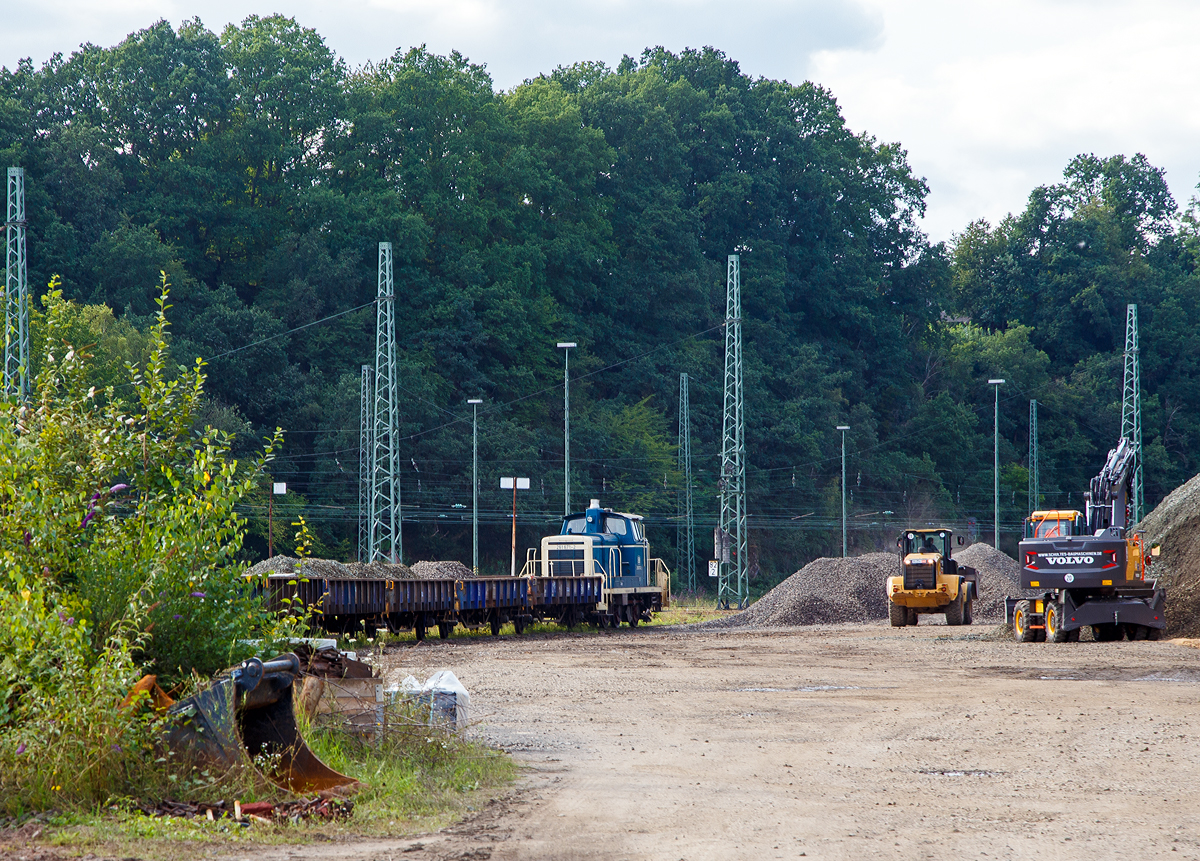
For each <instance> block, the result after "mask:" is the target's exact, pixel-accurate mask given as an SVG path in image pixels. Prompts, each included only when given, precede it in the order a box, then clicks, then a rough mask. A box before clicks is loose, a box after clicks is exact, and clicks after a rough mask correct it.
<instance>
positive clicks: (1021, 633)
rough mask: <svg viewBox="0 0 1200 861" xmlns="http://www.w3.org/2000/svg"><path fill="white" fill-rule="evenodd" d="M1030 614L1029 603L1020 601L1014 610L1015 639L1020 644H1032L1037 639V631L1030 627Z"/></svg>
mask: <svg viewBox="0 0 1200 861" xmlns="http://www.w3.org/2000/svg"><path fill="white" fill-rule="evenodd" d="M1029 613H1030V607H1029V602H1028V601H1018V602H1017V606H1016V607H1014V608H1013V639H1014V640H1016V641H1017V642H1018V643H1032V642H1034V641H1035V640H1036V639H1037V631H1035V630H1033V629H1032V628H1030V627H1029Z"/></svg>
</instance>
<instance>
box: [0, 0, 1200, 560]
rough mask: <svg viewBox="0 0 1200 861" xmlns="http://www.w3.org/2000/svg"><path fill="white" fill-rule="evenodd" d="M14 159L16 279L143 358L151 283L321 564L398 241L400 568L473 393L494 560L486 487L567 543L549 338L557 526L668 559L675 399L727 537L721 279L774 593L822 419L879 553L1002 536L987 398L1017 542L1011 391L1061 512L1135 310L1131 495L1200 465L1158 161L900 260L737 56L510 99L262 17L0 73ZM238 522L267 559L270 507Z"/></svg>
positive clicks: (341, 515) (860, 170)
mask: <svg viewBox="0 0 1200 861" xmlns="http://www.w3.org/2000/svg"><path fill="white" fill-rule="evenodd" d="M0 155H2V156H3V158H4V159H6V163H8V164H19V165H21V166H23V167H25V168H26V170H27V176H28V180H27V211H28V217H29V225H30V226H29V247H30V253H29V260H30V283H32V284H46V283H48V281H49V279H50V277H51V275H55V274H57V275H59V276H61V279H62V285H63V291H64V294H65V295H66V296H67V297H69V298H74V299H77V300H80V301H82V302H87V303H92V304H105V305H107V306H108V307H109V308H111V309H112V311H113V313H114V314H115V318H114V319H115V321H119V322H121V323H122V324H124V325H128V326H131V327H133V330H134V331H137V330H144V329H145V328H146V326H147V324H148V323H150V321H151V320H152V318H153V315H154V313H155V305H154V299H155V297H156V296H157V284H158V283H159V272H165V273H166V274H167V276H168V278H169V279H170V280H171V282H172V283H173V284H174V285H175V287H174V292H173V297H172V298H173V301H174V302H175V305H176V310H175V311H174V317H173V319H174V321H175V332H176V340H175V343H174V345H173V353H174V354H175V355H176V356H177V357H178V358H179V359H180V360H181V361H183V360H190V359H192V358H194V357H197V356H201V357H203V358H204V359H205V361H206V362H207V364H208V384H207V389H206V401H205V405H204V407H203V413H204V417H205V421H206V422H207V423H209V424H212V425H214V426H216V427H217V428H218V429H221V430H225V431H230V432H235V433H237V434H238V440H239V442H236V443H235V446H238V445H241V446H247V447H250V448H252V447H253V446H254V445H255V444H256V442H255V441H256V439H257V438H261V437H262V436H264V435H265V434H267V433H268V431H269V430H270V429H273V428H274V427H276V426H282V427H284V428H286V429H287V431H288V434H287V441H286V444H285V446H284V447H283V449H282V450H281V451H280V453H279V456H278V458H277V459H276V461H275V463H274V464H273V471H274V473H275V478H276V480H286V481H287V482H288V485H289V488H290V490H292V491H294V492H295V494H297V495H298V497H299V498H298V499H296V498H293V499H292V501H291V502H289V503H288V504H293V505H294V504H303V505H304V506H305V507H306V511H307V516H308V517H309V519H310V522H311V523H312V524H313V526H314V528H315V529H316V531H317V533H318V537H319V538H320V540H321V542H323V544H324V547H323V548H322V547H319V548H317V550H318V552H320V551H322V550H324V551H327V552H329V553H331V554H338V555H342V556H346V557H349V556H352V555H353V554H354V552H355V548H354V543H355V540H356V528H355V522H356V517H357V499H358V492H357V482H358V463H357V458H358V441H359V416H358V403H359V401H358V385H359V382H358V381H359V368H360V366H361V365H363V364H370V363H372V362H373V351H374V322H375V317H374V306H373V302H374V298H375V293H376V284H375V274H376V269H375V254H376V247H377V243H379V242H381V241H387V242H391V243H393V246H394V249H395V282H396V303H397V304H396V310H397V321H398V342H399V348H400V365H401V369H400V370H401V372H400V386H401V391H402V399H403V405H402V409H401V428H400V436H401V438H402V458H401V461H402V463H404V464H406V467H405V470H404V474H403V476H402V492H403V499H404V502H405V505H406V512H407V513H406V515H405V535H404V545H405V551H406V556H408V557H410V558H429V557H453V556H458V557H460V558H465V557H466V556H468V555H469V553H470V550H469V548H470V532H469V529H470V517H469V511H467V512H466V514H465V515H464V513H463V511H462V508H461V506H466V507H467V508H468V509H469V506H470V501H471V492H470V488H471V454H470V438H471V437H470V431H471V426H470V415H471V414H470V412H469V411H468V409H467V407H466V404H465V401H466V399H467V398H476V397H480V398H483V399H484V405H483V406H482V407H481V409H480V461H481V465H482V469H481V476H480V486H481V491H482V500H483V503H482V504H483V507H484V509H485V511H484V523H485V524H497V525H496V526H494V527H488V528H489V529H491V528H494V529H495V532H494V533H491V532H488V531H487V529H485V535H484V537H485V541H484V547H483V549H484V554H485V562H486V561H487V560H488V559H490V560H492V561H493V563H494V564H497V565H498V564H500V562H501V561H503V560H506V559H507V553H508V550H507V544H506V543H505V542H502V541H499V540H497V541H495V542H494V544H495V546H494V547H493V546H492V545H490V544H489V543H488V541H487V536H488V535H492V537H494V538H496V539H499V538H500V535H501V533H500V528H499V525H498V524H499V523H500V522H501V521H502V518H503V514H504V512H505V510H506V506H507V504H508V502H507V499H506V498H505V497H504V495H503V494H501V493H500V492H499V491H498V490H497V489H494V488H496V484H497V482H496V478H497V477H498V476H501V475H514V474H516V475H528V476H529V477H530V478H531V479H532V480H533V481H532V483H533V488H534V489H533V491H532V492H531V493H529V494H527V495H525V496H523V497H521V498H520V499H519V500H518V503H519V505H520V506H521V507H522V511H523V513H524V518H525V520H524V522H525V523H526V524H527V525H526V527H525V529H526V535H525V536H524V537H523V539H522V540H523V541H531V540H532V539H533V538H534V537H535V536H536V535H537V534H540V533H542V532H544V531H545V530H546V529H547V528H548V526H550V523H551V521H552V520H553V518H554V517H555V516H556V515H557V514H559V513H560V512H561V499H562V447H563V439H562V355H561V352H560V351H556V349H555V343H556V342H557V341H562V340H573V341H576V342H577V343H578V344H579V348H578V349H577V350H575V351H574V352H573V353H572V356H571V369H572V380H573V381H572V392H571V405H572V415H571V425H572V459H571V460H572V468H573V477H572V487H573V491H574V493H575V495H576V499H577V500H579V501H582V500H583V499H585V498H587V497H601V498H602V502H603V504H605V505H611V506H613V507H617V508H625V509H630V510H632V509H636V510H637V511H638V513H642V514H645V515H647V516H648V517H649V520H650V524H651V539H652V541H653V542H654V543H655V545H656V547H655V549H656V552H661V553H662V555H665V556H667V557H668V559H673V552H672V551H670V550H669V549H668V547H669V545H671V544H672V543H673V542H674V538H675V529H674V520H673V518H674V516H675V513H676V510H677V509H676V506H677V495H678V492H679V490H680V488H681V486H682V479H681V476H680V474H679V470H678V468H677V466H676V461H675V450H674V443H675V433H676V428H677V427H678V416H677V412H676V409H677V408H676V404H677V403H678V385H679V374H680V373H681V372H686V373H688V375H689V378H690V381H691V398H690V400H691V406H692V416H691V419H692V435H693V458H694V462H695V468H696V473H697V475H696V482H697V491H696V492H697V510H698V513H699V515H700V516H699V523H700V525H701V527H703V528H708V527H710V526H711V525H712V520H713V518H714V514H715V510H716V484H717V482H716V478H717V476H716V472H717V467H718V462H719V455H720V444H721V401H722V365H723V343H724V339H723V331H722V325H723V322H724V319H723V318H724V309H725V304H724V298H725V261H726V256H727V255H728V254H731V253H737V254H740V255H741V261H742V274H743V285H742V291H743V299H742V302H743V319H744V327H745V345H746V352H745V380H746V394H745V400H746V407H747V449H748V451H747V453H748V461H749V510H750V511H751V513H752V518H751V520H752V532H751V547H752V552H753V554H754V557H755V558H754V562H755V565H756V568H757V569H761V570H762V571H763V572H765V573H766V574H767V575H768V579H770V578H772V577H775V576H778V575H782V574H787V573H790V571H792V570H794V569H795V568H796V567H798V566H799V564H801V563H803V562H804V561H805V560H806V559H807V558H809V557H811V556H813V555H817V554H819V553H822V552H827V551H830V550H832V549H833V547H834V545H835V543H836V542H837V541H838V540H839V528H838V525H837V522H836V520H835V514H836V512H838V511H840V508H839V505H838V498H837V495H838V482H839V480H840V460H839V456H840V437H839V436H838V434H837V433H836V432H835V431H834V427H835V426H836V425H838V424H843V423H845V424H849V425H850V426H851V431H850V433H849V435H848V437H849V438H848V446H849V451H850V464H849V475H850V482H849V484H850V486H849V487H848V488H847V489H848V491H849V493H850V495H851V498H852V513H853V514H854V515H862V516H863V517H864V518H866V519H863V520H862V522H863V523H870V522H874V521H889V522H893V523H896V522H901V521H903V522H909V521H914V520H920V521H926V520H930V519H946V520H949V521H952V522H954V523H960V524H961V523H962V521H963V520H964V519H966V518H968V517H975V518H977V519H978V520H979V521H981V522H987V521H990V514H991V499H992V480H991V451H990V449H991V444H992V441H991V439H990V437H991V420H992V416H991V411H992V392H991V391H990V390H989V388H988V386H987V384H986V380H987V378H988V377H989V376H997V375H998V376H1002V377H1004V378H1006V379H1007V380H1008V383H1007V384H1006V386H1005V388H1004V389H1003V391H1002V396H1001V397H1002V416H1001V424H1000V430H1001V435H1002V441H1001V447H1002V451H1001V457H1002V461H1003V462H1004V463H1005V464H1007V467H1006V469H1005V471H1004V475H1003V482H1004V489H1005V496H1006V497H1007V498H1006V499H1005V500H1004V502H1005V508H1004V512H1003V514H1002V516H1003V518H1004V519H1005V520H1006V521H1010V522H1011V521H1012V520H1014V519H1016V518H1019V517H1020V516H1021V515H1022V514H1023V513H1024V511H1025V506H1026V500H1025V483H1024V482H1025V479H1024V476H1025V472H1024V468H1025V453H1026V451H1027V447H1028V425H1027V416H1028V401H1029V399H1031V398H1037V399H1038V401H1039V402H1040V403H1042V404H1044V405H1045V407H1046V409H1045V411H1044V412H1043V413H1042V414H1041V416H1040V418H1041V428H1042V439H1041V452H1042V470H1041V472H1042V475H1041V487H1042V490H1043V495H1044V500H1045V501H1046V502H1047V503H1051V502H1052V503H1054V504H1062V505H1067V504H1076V505H1078V504H1080V501H1081V496H1080V494H1081V492H1082V490H1083V489H1084V488H1085V487H1086V483H1087V479H1088V478H1089V477H1090V476H1091V475H1093V474H1094V473H1095V472H1097V471H1098V470H1099V468H1100V466H1101V465H1102V460H1103V456H1104V452H1105V451H1106V450H1107V448H1109V447H1111V446H1112V445H1113V444H1115V442H1116V439H1117V436H1118V434H1119V427H1120V398H1121V380H1120V373H1121V357H1120V354H1121V350H1122V349H1123V336H1124V320H1125V306H1126V304H1127V303H1131V302H1136V303H1138V305H1139V309H1140V314H1141V330H1142V349H1141V356H1142V367H1143V390H1144V394H1143V403H1144V405H1145V406H1144V409H1145V418H1144V426H1145V432H1144V433H1145V446H1146V452H1147V457H1146V469H1147V471H1146V482H1147V484H1146V486H1147V494H1148V501H1150V502H1153V501H1155V500H1157V499H1158V498H1161V496H1162V495H1163V494H1165V492H1167V491H1168V490H1170V489H1171V488H1172V487H1174V486H1175V485H1176V484H1178V483H1180V481H1181V480H1182V479H1184V478H1186V477H1187V476H1190V475H1191V474H1192V473H1194V472H1195V471H1196V469H1197V465H1196V463H1195V457H1194V455H1193V454H1192V453H1191V452H1192V448H1193V447H1192V445H1191V442H1192V439H1193V434H1194V433H1195V432H1196V429H1197V422H1198V421H1200V401H1198V399H1200V364H1198V358H1197V349H1198V347H1200V342H1198V341H1197V336H1196V335H1195V332H1196V329H1197V327H1196V325H1195V324H1196V321H1197V315H1198V314H1200V303H1198V301H1197V298H1198V294H1197V287H1198V285H1200V281H1198V280H1197V276H1196V263H1197V255H1198V252H1197V248H1198V247H1200V242H1198V241H1197V238H1196V237H1197V235H1198V231H1197V229H1196V226H1195V225H1196V223H1197V222H1196V219H1191V220H1188V218H1186V217H1181V215H1180V213H1179V212H1178V210H1177V207H1176V204H1175V202H1174V201H1173V199H1172V198H1171V195H1170V193H1169V192H1168V190H1167V187H1166V185H1165V182H1164V180H1163V174H1162V171H1161V170H1159V169H1157V168H1155V167H1153V166H1152V165H1150V164H1149V163H1148V162H1147V160H1146V159H1145V158H1144V157H1143V156H1141V155H1135V156H1134V157H1132V158H1126V157H1124V156H1113V157H1110V158H1099V157H1096V156H1093V155H1081V156H1079V157H1078V158H1076V159H1074V160H1072V162H1071V163H1070V164H1069V165H1068V166H1067V168H1066V170H1065V172H1064V176H1063V181H1062V183H1060V184H1057V185H1053V186H1048V187H1044V188H1038V189H1035V190H1034V191H1033V192H1032V194H1031V195H1030V199H1029V205H1028V207H1027V209H1026V210H1025V212H1023V213H1021V214H1018V215H1014V216H1011V217H1009V218H1007V219H1005V220H1004V221H1003V222H1001V223H1000V224H998V225H996V226H994V227H993V226H992V225H990V224H987V223H984V222H976V223H973V224H970V225H966V226H964V229H963V231H962V232H961V233H960V234H959V235H958V236H957V237H956V238H955V240H954V242H952V243H951V244H950V247H946V246H943V245H941V244H933V243H930V242H929V241H928V239H927V238H926V237H925V236H924V235H923V234H922V233H921V231H920V230H919V229H918V226H917V221H918V219H919V217H920V215H921V213H922V212H923V207H924V200H925V197H926V195H927V193H928V189H927V187H926V185H925V182H924V180H922V179H921V178H920V177H918V176H916V175H914V174H913V172H912V170H911V168H910V167H909V165H908V163H907V156H906V153H905V151H904V150H903V148H902V147H901V146H900V145H898V144H895V143H886V142H881V141H878V140H876V139H875V138H873V137H871V136H870V135H868V134H865V133H857V132H854V131H852V130H851V129H849V128H848V127H847V125H846V122H845V120H844V118H843V117H842V114H841V111H840V109H839V107H838V104H837V101H836V99H835V98H834V95H833V94H832V93H831V92H829V91H828V90H826V89H824V88H822V87H820V86H817V85H815V84H812V83H807V82H806V83H801V84H791V83H788V82H786V81H776V80H767V79H761V78H760V79H755V78H752V77H751V76H749V75H747V74H745V73H744V72H742V70H741V69H740V68H739V66H738V64H737V62H736V61H735V60H733V59H732V58H729V57H727V56H725V55H724V54H723V53H721V52H720V51H718V50H715V49H712V48H705V49H702V50H686V51H683V52H681V53H678V54H675V53H672V52H669V51H666V50H664V49H662V48H651V49H647V50H646V51H644V52H643V53H642V54H641V56H640V57H638V58H633V57H626V58H624V59H623V60H622V62H621V63H620V64H618V66H617V67H616V68H609V67H607V66H605V65H603V64H600V63H589V62H583V63H577V64H575V65H571V66H567V67H562V68H558V69H555V70H553V71H550V72H548V73H547V74H544V75H541V76H539V77H537V78H534V79H532V80H529V81H526V82H525V83H523V84H522V85H520V86H517V87H515V88H513V89H512V90H511V91H497V90H496V88H495V87H494V86H493V83H492V81H491V79H490V77H489V76H488V74H487V72H486V69H485V68H484V67H482V66H480V65H477V64H475V63H472V62H470V61H469V60H468V59H467V58H465V57H462V56H460V55H459V54H456V53H455V54H451V55H449V56H438V55H435V54H433V53H431V52H429V51H427V50H426V49H425V48H424V47H419V48H413V49H409V50H398V51H397V52H396V53H395V54H393V55H392V56H391V57H388V58H386V59H384V60H381V61H380V62H378V63H372V64H368V65H366V66H364V67H362V68H358V69H351V68H348V67H347V66H346V64H345V63H344V62H343V61H341V60H340V59H339V58H338V57H336V56H335V55H334V54H333V52H332V51H330V50H329V49H328V47H326V45H325V44H324V41H323V40H322V39H321V37H320V36H319V34H317V33H316V32H314V31H313V30H310V29H306V28H304V27H302V26H300V25H299V24H298V23H297V22H296V21H294V20H292V19H289V18H285V17H282V16H278V15H276V16H270V17H258V16H251V17H249V18H247V19H245V20H244V21H243V22H241V24H238V25H230V26H228V27H226V28H225V29H224V30H223V31H222V32H221V33H220V34H219V35H218V34H216V33H213V32H211V31H209V30H207V29H206V28H205V27H204V26H203V24H202V23H201V22H200V21H199V20H194V21H190V22H187V23H185V24H183V25H182V26H180V27H179V28H178V30H176V29H174V28H172V27H171V25H169V24H168V23H166V22H164V21H160V22H158V23H156V24H154V25H152V26H151V27H148V28H147V29H145V30H142V31H139V32H137V33H133V34H131V35H130V36H129V37H128V38H127V39H126V40H124V41H123V42H122V43H120V44H119V45H117V46H115V47H112V48H100V47H97V46H94V45H85V46H83V48H81V49H80V50H79V51H77V52H75V53H73V54H71V55H70V56H69V57H64V56H56V57H54V58H53V59H52V60H51V61H49V62H48V63H46V64H45V65H44V66H42V67H41V68H35V67H34V66H33V65H32V64H31V63H29V62H28V61H25V62H22V63H20V64H19V65H18V66H17V67H16V68H14V69H4V70H0ZM965 321H969V322H965ZM456 506H459V507H456ZM242 510H243V511H244V512H245V513H247V514H248V515H249V516H250V517H251V519H252V527H251V537H250V539H249V540H248V551H247V552H252V553H260V554H261V553H262V552H264V551H265V546H260V542H261V544H262V545H265V543H266V542H265V530H264V529H263V526H262V522H261V521H262V519H263V515H264V514H265V512H264V511H263V510H262V507H261V506H259V505H257V504H255V505H249V506H248V507H243V509H242ZM871 518H873V520H872V519H871ZM854 534H855V533H853V532H852V535H854ZM864 535H865V534H864ZM861 540H867V539H866V537H864V538H863V539H861ZM872 540H874V539H872ZM699 544H700V546H701V547H703V546H704V544H705V542H704V541H703V540H700V541H699Z"/></svg>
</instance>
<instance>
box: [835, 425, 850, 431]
mask: <svg viewBox="0 0 1200 861" xmlns="http://www.w3.org/2000/svg"><path fill="white" fill-rule="evenodd" d="M837 429H838V430H840V431H848V430H850V425H838V426H837Z"/></svg>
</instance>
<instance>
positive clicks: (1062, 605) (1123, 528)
mask: <svg viewBox="0 0 1200 861" xmlns="http://www.w3.org/2000/svg"><path fill="white" fill-rule="evenodd" d="M1138 455H1139V453H1138V451H1137V450H1136V448H1135V446H1134V445H1133V443H1131V442H1130V441H1129V440H1128V439H1124V438H1123V439H1122V440H1121V441H1120V443H1118V444H1117V447H1116V448H1114V449H1113V450H1112V451H1110V452H1109V453H1108V460H1107V461H1106V462H1105V464H1104V469H1102V470H1101V471H1100V474H1099V475H1097V476H1096V477H1095V478H1093V479H1092V482H1091V489H1090V490H1089V491H1088V492H1087V493H1086V494H1084V499H1085V500H1086V506H1085V508H1086V511H1084V512H1080V511H1076V510H1073V509H1072V510H1052V511H1035V512H1033V513H1032V514H1031V515H1029V517H1027V518H1026V519H1025V533H1024V538H1023V540H1022V541H1021V542H1020V544H1019V545H1018V551H1017V555H1018V558H1019V561H1020V563H1021V588H1022V589H1023V590H1026V591H1035V590H1036V591H1037V592H1038V593H1039V594H1035V595H1025V596H1021V597H1016V598H1006V599H1005V610H1006V616H1007V621H1008V622H1009V623H1011V624H1012V626H1013V636H1014V637H1015V638H1016V640H1017V641H1018V642H1022V643H1031V642H1035V641H1039V640H1047V641H1049V642H1052V643H1069V642H1075V641H1077V640H1078V639H1079V632H1080V630H1081V629H1082V628H1084V627H1085V626H1090V627H1091V629H1092V637H1093V638H1094V639H1096V640H1099V641H1108V640H1120V639H1122V638H1124V637H1128V638H1129V639H1130V640H1157V639H1159V638H1160V637H1161V636H1162V632H1163V628H1165V627H1166V614H1165V613H1164V609H1165V607H1166V600H1167V595H1166V591H1165V590H1163V589H1162V588H1161V587H1159V586H1158V584H1157V583H1156V582H1155V581H1154V580H1153V579H1150V578H1148V577H1147V576H1146V575H1147V573H1148V568H1149V565H1150V562H1151V560H1152V558H1153V557H1154V556H1156V555H1157V548H1155V549H1154V550H1153V551H1151V552H1149V553H1147V552H1146V548H1145V547H1143V545H1142V535H1141V533H1140V532H1133V531H1131V528H1130V527H1132V526H1133V524H1131V523H1129V510H1130V490H1131V488H1132V484H1133V475H1134V470H1135V469H1136V468H1137V459H1138Z"/></svg>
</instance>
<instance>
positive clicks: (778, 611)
mask: <svg viewBox="0 0 1200 861" xmlns="http://www.w3.org/2000/svg"><path fill="white" fill-rule="evenodd" d="M954 558H955V559H957V560H958V561H959V562H961V563H962V564H963V565H970V566H971V567H972V568H974V569H975V570H976V571H977V572H978V574H979V598H980V600H979V603H978V604H976V606H975V615H976V617H978V618H987V619H992V618H1003V616H1004V597H1005V596H1006V595H1015V594H1017V592H1018V588H1019V583H1020V577H1019V575H1020V568H1019V567H1018V566H1017V562H1016V560H1015V559H1013V558H1012V557H1011V556H1008V555H1007V554H1005V553H1001V552H1000V551H999V550H997V549H996V548H994V547H992V546H991V545H989V544H972V545H971V546H970V547H968V548H966V549H965V550H963V551H961V552H960V553H957V554H956V555H955V557H954ZM898 572H899V562H898V561H897V557H896V554H895V553H867V554H864V555H863V556H851V557H850V558H848V559H841V558H828V557H826V558H822V559H814V560H813V561H812V562H810V563H808V564H807V565H805V566H804V567H803V568H801V569H800V570H799V571H797V572H796V573H795V574H793V575H792V576H791V577H789V578H787V579H786V580H784V581H783V582H782V583H780V584H779V585H778V586H776V587H775V588H774V589H772V590H771V591H770V592H768V593H767V594H766V595H763V596H762V597H761V598H759V599H758V600H757V601H755V602H754V603H753V604H751V605H750V606H749V607H748V608H746V609H745V610H743V611H742V612H741V613H738V614H737V615H734V616H727V617H725V618H724V619H714V620H712V621H710V622H703V623H701V624H700V625H699V626H697V627H702V628H747V627H748V628H784V627H790V626H793V625H828V624H836V623H838V622H870V621H874V620H876V619H886V618H887V616H888V600H887V595H886V594H885V592H884V584H885V582H886V580H887V578H888V577H892V576H894V575H895V574H897V573H898Z"/></svg>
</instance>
